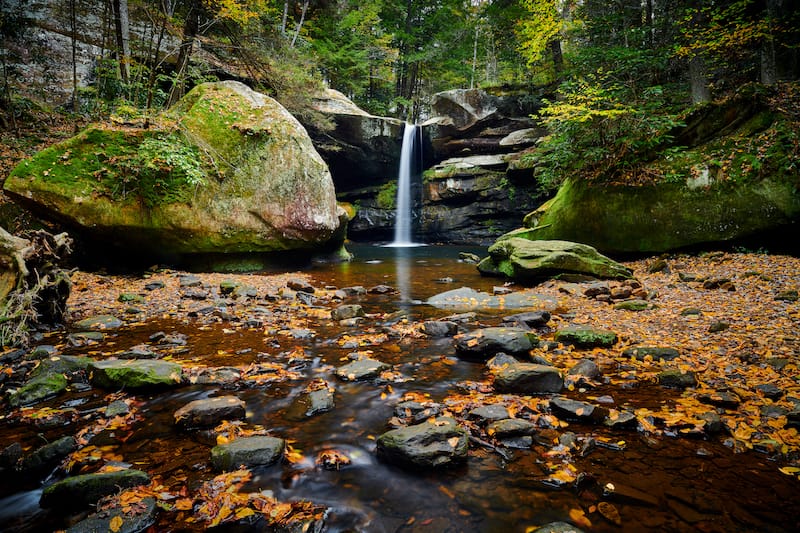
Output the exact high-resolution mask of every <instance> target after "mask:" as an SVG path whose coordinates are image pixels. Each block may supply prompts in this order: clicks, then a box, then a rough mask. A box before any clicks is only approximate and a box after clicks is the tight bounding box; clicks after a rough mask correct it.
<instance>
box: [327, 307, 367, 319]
mask: <svg viewBox="0 0 800 533" xmlns="http://www.w3.org/2000/svg"><path fill="white" fill-rule="evenodd" d="M362 316H364V309H363V308H362V307H361V306H360V305H358V304H348V305H340V306H339V307H337V308H336V309H333V310H332V311H331V318H332V319H333V320H347V319H349V318H356V317H362Z"/></svg>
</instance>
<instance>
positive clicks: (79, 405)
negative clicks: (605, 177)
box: [0, 252, 800, 531]
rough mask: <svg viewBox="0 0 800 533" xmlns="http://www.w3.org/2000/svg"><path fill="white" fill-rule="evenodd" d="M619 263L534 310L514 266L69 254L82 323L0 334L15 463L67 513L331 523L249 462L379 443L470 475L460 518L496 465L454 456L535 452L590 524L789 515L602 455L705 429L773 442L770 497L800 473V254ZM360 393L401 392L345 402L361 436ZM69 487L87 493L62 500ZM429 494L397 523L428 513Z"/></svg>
mask: <svg viewBox="0 0 800 533" xmlns="http://www.w3.org/2000/svg"><path fill="white" fill-rule="evenodd" d="M624 264H625V266H627V267H628V268H630V269H631V270H632V272H633V274H634V279H633V280H624V281H600V282H598V281H587V282H582V283H578V282H574V281H556V280H551V281H547V282H545V283H543V284H540V285H538V286H536V287H534V288H533V291H534V292H535V293H537V294H538V295H539V297H537V298H534V299H529V300H526V301H528V303H529V304H531V303H532V304H534V305H535V306H536V308H526V309H507V308H504V302H505V301H508V302H509V305H510V302H512V301H516V300H515V299H514V297H513V295H514V293H523V292H524V293H526V294H527V293H528V292H530V289H527V290H525V291H523V289H524V288H522V287H517V286H513V285H510V286H509V285H507V286H504V287H495V290H494V292H495V293H496V294H495V295H496V296H497V297H498V298H497V299H496V302H499V303H498V304H497V305H496V306H495V307H496V308H494V309H482V308H479V307H478V308H476V307H475V305H473V304H474V302H470V301H469V299H465V301H464V302H463V306H459V305H458V302H457V301H453V300H451V301H450V302H449V305H448V306H447V308H446V309H437V308H435V307H432V306H428V305H424V304H421V303H420V304H416V305H411V306H408V305H404V306H398V305H397V302H396V301H395V298H394V297H393V293H394V291H395V289H394V288H393V287H390V286H387V285H384V284H377V283H376V284H374V285H372V284H367V283H365V285H364V286H348V287H345V286H341V287H339V286H334V285H332V284H331V281H330V280H329V279H328V280H326V279H325V277H326V276H324V275H321V276H316V275H315V276H313V277H312V276H310V275H307V274H301V273H293V274H280V275H230V274H190V273H186V272H177V271H171V270H161V269H154V270H152V271H150V272H147V273H145V274H143V275H141V276H108V275H102V274H93V273H86V272H74V273H73V275H72V281H73V284H74V285H73V290H72V294H71V297H70V300H69V302H68V304H69V310H70V323H69V324H68V325H67V326H66V327H65V328H63V329H60V330H56V331H52V332H46V333H43V334H41V335H39V336H37V346H35V347H34V348H33V349H31V350H25V351H22V350H7V351H5V352H4V353H3V354H2V355H0V364H2V372H1V373H0V376H2V377H0V388H2V391H3V398H4V400H3V402H4V404H5V409H4V412H5V415H4V416H3V419H2V422H1V423H0V448H2V450H3V451H2V463H0V468H2V470H3V475H4V476H6V477H7V479H11V480H18V481H19V483H20V484H21V485H26V484H27V486H31V487H33V486H35V485H37V484H38V482H40V481H44V480H45V479H46V478H47V481H46V483H45V484H46V485H48V487H47V488H46V489H45V492H44V494H43V495H42V498H41V505H42V506H43V507H47V508H51V509H53V510H51V511H49V512H48V514H47V516H48V517H49V518H48V520H50V522H49V524H50V525H52V526H53V527H56V528H63V527H66V526H68V525H70V524H73V523H80V524H83V525H82V526H81V527H84V528H85V527H89V525H90V524H97V522H96V521H97V520H101V521H102V520H105V522H102V523H103V524H105V525H104V526H103V527H109V528H110V529H111V530H114V531H116V530H123V529H120V528H123V527H124V528H127V527H133V525H135V524H139V525H141V524H142V523H159V521H160V522H161V523H167V522H169V523H173V524H176V523H177V524H181V527H186V528H188V529H192V528H202V527H206V526H209V525H216V524H220V523H227V522H237V521H238V522H244V523H253V522H254V521H255V520H261V521H263V522H262V523H264V522H266V523H270V524H275V525H276V526H279V527H285V528H292V527H308V528H309V529H310V530H312V529H313V530H317V529H319V528H321V527H322V525H321V524H322V523H323V516H327V517H328V519H330V517H331V514H328V515H324V513H323V509H324V507H325V506H324V505H314V504H313V503H308V502H306V503H302V502H301V503H298V502H295V503H285V502H281V501H279V500H278V499H276V498H275V497H274V495H270V494H267V493H265V492H264V491H263V490H262V491H253V490H252V489H251V488H249V487H251V485H252V479H251V478H252V476H253V472H255V473H256V474H259V473H262V474H259V475H263V472H270V471H273V470H274V469H283V471H284V474H283V477H284V478H286V477H287V476H288V478H289V479H295V478H297V477H302V476H303V475H306V474H304V472H307V471H308V469H311V470H314V469H317V470H323V471H325V470H330V471H334V472H339V471H344V472H346V471H347V470H348V469H357V468H359V465H360V466H364V464H370V465H372V466H371V468H377V466H376V465H381V464H389V465H397V466H398V467H399V468H401V469H403V470H407V471H409V472H410V473H412V475H415V476H419V475H421V472H420V471H430V470H431V469H439V470H441V471H442V472H446V473H442V474H441V476H442V479H450V481H451V482H452V485H443V487H444V488H443V490H444V491H445V494H446V491H448V490H455V489H454V488H453V487H458V488H459V489H460V490H463V491H464V494H462V495H461V496H459V497H458V498H455V499H453V500H452V501H455V502H457V505H458V506H459V507H458V509H457V510H456V511H455V514H454V516H456V517H457V516H459V513H460V512H463V513H467V514H462V515H461V516H462V519H464V520H467V521H468V520H479V518H480V515H478V514H477V513H476V507H474V505H471V504H469V502H470V501H472V500H471V498H474V499H475V500H476V501H477V500H480V497H479V496H477V494H479V492H480V491H479V489H478V488H477V487H479V486H480V485H481V484H482V483H481V482H479V481H478V482H470V481H469V476H467V475H466V474H464V473H463V472H462V471H461V470H459V469H460V468H461V466H460V465H463V464H464V463H469V464H470V465H472V467H473V468H474V469H475V470H477V471H482V468H483V466H481V465H484V464H485V463H486V462H487V461H490V460H491V461H498V462H499V463H501V464H503V465H507V466H506V468H507V470H508V471H509V472H514V471H515V469H518V468H519V465H527V466H526V467H525V470H526V471H527V474H525V478H526V479H527V481H526V483H527V484H529V485H530V486H531V489H530V490H534V491H541V490H545V489H546V490H551V489H559V490H558V493H559V494H566V495H569V494H572V493H575V494H579V495H580V498H579V499H578V500H570V503H568V504H567V503H564V502H561V503H559V504H558V505H561V506H563V507H564V508H563V509H562V510H561V512H560V514H559V516H557V518H560V519H562V520H565V521H567V522H570V523H571V524H573V525H574V526H578V527H581V528H585V529H592V530H598V531H601V530H611V529H613V528H614V527H616V524H624V525H625V526H626V527H632V528H635V527H644V526H647V527H661V528H666V529H674V528H677V529H682V528H686V527H689V526H688V524H692V526H694V527H701V526H703V527H706V526H708V527H709V528H710V529H711V530H717V529H719V528H721V530H725V529H726V528H733V529H736V528H745V529H747V528H757V527H763V526H770V527H771V528H774V529H777V530H781V529H785V530H791V529H793V522H792V520H796V513H794V514H793V515H792V517H791V518H790V517H789V515H784V514H776V513H777V511H775V510H774V509H772V510H770V512H769V513H764V512H762V511H763V510H762V511H758V512H757V511H756V510H754V509H749V508H747V507H746V505H745V504H743V503H741V502H739V501H738V500H737V496H735V495H731V496H730V498H726V496H725V494H724V493H720V492H719V491H720V490H722V491H724V490H725V487H724V484H723V486H720V487H718V488H717V489H713V488H709V487H707V486H706V485H705V484H702V485H698V486H697V487H692V488H691V489H686V488H685V487H683V485H681V483H680V481H673V482H672V484H673V486H672V488H670V487H669V486H663V487H652V486H650V487H649V488H648V489H646V490H643V487H641V486H639V487H637V483H638V482H637V481H636V480H637V478H636V477H633V478H627V479H621V478H622V477H623V476H622V475H621V474H620V472H617V473H616V474H613V473H610V472H609V471H608V470H607V467H604V466H603V465H602V464H601V463H602V461H601V462H599V463H598V462H596V461H594V460H593V458H597V456H598V454H607V453H611V454H620V455H619V457H625V456H627V457H629V459H630V460H631V461H637V459H635V458H636V457H645V456H647V455H648V453H656V454H666V455H669V452H667V451H666V450H670V449H678V448H682V447H684V446H691V447H694V448H696V454H697V455H696V457H697V458H699V459H692V460H693V461H694V460H702V457H705V455H704V454H709V455H710V456H714V457H715V459H714V460H715V461H723V462H724V463H725V464H731V465H733V464H735V460H734V462H731V461H730V460H729V459H727V456H728V455H729V456H730V457H731V458H733V457H735V456H736V454H742V455H741V457H747V458H748V459H747V461H751V460H753V459H752V457H756V458H758V457H763V458H765V459H766V458H768V459H770V460H771V461H774V462H771V463H768V465H767V466H766V467H765V468H767V469H772V470H771V471H772V472H773V474H771V476H772V477H769V478H764V476H766V475H768V474H763V473H762V474H760V476H761V477H760V478H759V479H760V480H761V481H758V480H756V481H754V483H759V482H764V479H768V480H769V481H768V482H769V483H770V484H771V485H774V487H775V489H774V490H775V491H776V492H775V493H776V494H778V495H780V494H784V491H785V490H786V487H791V486H792V485H791V484H792V483H795V484H796V482H797V481H796V479H793V478H794V476H796V475H797V473H798V472H800V469H799V468H797V467H798V466H800V463H799V462H798V459H799V458H800V437H799V436H798V428H799V427H800V385H799V384H798V382H797V380H796V379H795V378H796V373H797V372H796V371H797V363H798V356H799V355H800V335H798V321H799V320H800V307H799V305H800V304H798V292H797V291H798V289H800V275H798V272H800V259H797V258H793V257H786V256H769V255H760V254H744V253H742V254H733V253H720V252H715V253H706V254H700V255H670V256H664V257H661V258H651V259H643V260H639V261H632V262H626V263H624ZM434 281H438V282H439V283H442V282H443V281H444V282H447V281H448V280H447V279H446V278H442V279H438V280H431V283H434ZM450 281H452V280H450ZM445 288H447V287H442V289H445ZM479 288H480V287H479ZM432 301H433V300H432ZM442 385H444V386H442ZM354 387H358V388H357V389H356V388H354ZM180 391H183V392H180ZM292 391H294V392H292ZM356 391H357V392H356ZM256 393H257V394H256ZM254 394H256V395H254ZM356 394H361V395H364V397H365V398H373V400H370V401H379V402H382V404H385V406H386V409H379V410H377V411H375V415H374V416H377V415H378V414H381V416H383V415H385V416H384V417H383V418H382V419H380V420H375V419H374V417H373V418H369V417H362V419H360V420H357V421H349V422H347V423H348V424H355V425H358V424H363V426H364V429H365V431H364V432H359V433H358V435H359V436H358V438H356V439H355V441H354V442H357V443H358V444H359V446H361V448H359V449H358V450H356V451H353V449H352V448H351V447H348V446H345V445H342V443H341V442H338V444H337V441H336V439H335V438H334V437H333V435H334V434H337V433H338V432H339V431H341V428H340V427H338V424H336V423H334V424H333V425H329V424H327V423H325V420H327V419H326V418H325V417H336V416H337V411H348V413H349V410H351V409H352V407H351V405H352V403H353V402H354V401H357V397H356V396H355V395H356ZM378 396H379V397H380V398H378ZM166 397H170V398H173V399H174V400H173V401H172V403H171V404H170V405H174V407H169V409H168V412H166V413H164V410H165V409H166V408H165V407H163V406H161V404H160V403H158V402H160V401H161V400H160V398H166ZM257 397H260V398H261V399H260V400H256V399H255V398H257ZM270 402H271V403H270ZM272 404H274V405H275V406H276V407H274V408H272V407H269V405H272ZM159 406H161V407H159ZM265 411H266V413H267V414H263V415H260V414H258V413H263V412H265ZM273 411H274V414H270V413H272V412H273ZM373 411H374V410H373ZM276 417H277V418H276ZM314 420H319V421H321V424H322V427H323V430H322V431H327V432H329V433H330V441H327V440H326V438H325V436H324V434H320V433H319V432H320V428H319V427H317V426H314V427H316V428H317V429H315V430H314V431H315V432H317V433H315V435H316V436H315V439H316V440H317V442H316V448H311V449H310V450H308V451H305V450H303V449H300V447H299V446H296V445H294V444H293V443H294V442H296V440H297V439H298V434H302V432H303V431H304V430H303V428H304V427H306V426H305V425H306V424H309V423H311V422H310V421H314ZM337 420H338V419H337ZM346 420H349V416H348V417H347V418H346ZM156 421H158V422H156ZM264 421H268V422H270V424H271V425H265V424H264ZM155 424H157V425H158V427H159V428H160V429H158V431H157V432H156V434H157V439H156V440H153V436H152V432H153V429H152V426H153V425H155ZM148 428H150V429H148ZM42 437H44V438H45V439H47V441H48V442H49V443H48V444H44V443H43V441H42V440H41V439H42ZM687 439H689V440H687ZM156 441H157V442H158V444H155V442H156ZM685 442H686V443H689V444H679V443H685ZM43 444H44V445H43ZM350 444H351V445H352V444H354V443H353V442H351V443H350ZM152 446H158V448H153V447H152ZM176 446H177V447H179V448H181V449H182V450H183V452H182V456H181V457H177V458H176V457H174V454H173V453H172V450H171V449H170V447H176ZM165 447H166V449H164V448H165ZM726 448H727V449H726ZM362 449H363V450H366V451H367V452H368V457H366V458H365V456H364V455H363V452H362V451H361V450H362ZM314 450H316V451H314ZM624 450H627V452H626V453H624V454H623V453H622V452H623V451H624ZM648 450H650V451H649V452H648ZM655 450H658V451H655ZM615 460H616V459H611V460H610V461H612V462H613V461H615ZM685 460H688V459H685ZM365 461H366V463H365ZM642 461H644V462H645V463H647V464H650V465H651V466H650V468H656V469H658V468H661V467H660V466H657V464H655V466H654V463H651V461H653V460H652V459H647V460H644V459H642ZM743 463H744V461H743ZM240 465H244V467H246V468H245V469H239V468H238V467H239V466H240ZM276 465H279V466H276ZM709 468H711V470H710V471H709V472H710V473H709V474H707V475H708V476H713V475H715V474H714V472H715V470H714V469H713V467H711V466H710V467H709ZM731 468H735V467H733V466H731ZM271 469H272V470H271ZM414 472H420V473H419V474H414ZM112 474H113V475H112ZM719 475H721V476H722V475H725V474H723V473H722V472H720V473H719ZM120 476H122V477H120ZM742 476H743V477H744V478H747V476H746V475H744V473H742ZM257 477H258V476H257ZM21 480H25V481H21ZM31 480H35V482H34V483H33V484H31ZM54 480H61V481H57V482H56V483H54V484H53V483H51V482H52V481H54ZM623 481H624V482H623ZM14 483H15V482H11V485H13V484H14ZM248 483H251V485H248ZM470 483H475V484H474V485H470ZM709 483H713V479H710V480H709ZM742 483H744V484H745V485H747V484H748V483H750V481H748V480H747V479H744V480H743V481H742ZM464 484H466V485H464ZM787 484H788V485H787ZM667 485H669V484H667ZM678 485H680V486H681V487H683V488H682V489H681V490H680V491H677V489H676V488H675V487H676V486H678ZM98 486H101V487H103V488H98ZM126 486H128V487H132V488H128V489H125V490H123V491H122V492H120V488H121V487H126ZM467 486H468V488H467ZM748 486H749V485H748ZM448 487H451V488H448ZM18 489H19V487H16V489H12V488H11V487H10V486H4V487H3V491H4V492H3V494H9V493H13V491H14V490H18ZM270 490H272V489H270ZM275 490H277V488H276V489H275ZM508 490H511V489H508ZM695 490H697V491H698V492H694V491H695ZM59 491H62V492H63V491H68V492H69V493H70V494H73V495H75V498H74V499H71V500H70V502H71V503H70V505H69V506H68V509H63V508H62V507H61V505H60V503H63V502H60V501H59V500H61V499H60V498H59V497H58V496H57V495H58V494H61V493H62V492H59ZM709 491H711V492H709ZM714 491H717V492H714ZM701 493H702V494H703V495H704V496H703V497H704V498H705V499H704V501H702V502H701V501H699V500H697V498H700V494H701ZM676 494H678V495H677V496H676ZM78 495H80V497H78ZM440 496H441V494H440ZM101 497H104V498H105V499H103V500H101V503H100V505H99V509H100V512H98V508H97V507H95V506H94V504H95V502H97V500H98V499H99V498H101ZM554 498H555V497H554ZM778 498H779V499H780V498H781V497H780V496H778ZM306 499H307V500H309V501H310V502H313V501H314V494H313V493H309V494H308V495H307V496H306ZM728 499H730V500H731V501H728ZM790 499H791V498H790ZM676 501H677V503H676ZM80 502H82V503H80ZM731 506H733V507H735V508H736V512H735V513H732V512H731ZM645 508H646V509H647V511H646V512H643V509H645ZM795 511H800V510H798V509H795ZM331 512H332V515H333V516H334V517H335V516H336V513H337V511H336V510H334V511H329V513H331ZM338 512H341V509H340V510H339V511H338ZM487 512H488V511H487ZM418 513H419V511H414V510H413V509H412V510H407V514H406V515H405V516H404V518H403V519H402V521H401V524H400V525H399V526H398V528H400V526H402V523H406V524H407V525H406V526H403V527H405V529H402V530H403V531H406V530H408V531H427V529H425V528H424V527H423V526H422V525H421V523H422V522H424V521H420V523H416V524H415V517H416V516H417V514H418ZM465 516H469V517H470V518H464V517H465ZM548 516H551V517H552V515H548ZM334 519H335V518H334ZM468 523H470V524H472V526H470V527H478V529H480V527H481V526H479V525H476V524H481V523H482V522H480V521H476V522H468ZM528 523H531V524H534V525H542V524H543V520H542V518H537V517H535V516H534V517H529V518H528ZM297 524H308V526H302V525H301V526H297ZM429 524H430V523H429ZM715 524H716V526H715ZM465 527H466V526H465ZM84 530H86V529H84ZM125 530H127V529H125ZM287 530H288V529H287Z"/></svg>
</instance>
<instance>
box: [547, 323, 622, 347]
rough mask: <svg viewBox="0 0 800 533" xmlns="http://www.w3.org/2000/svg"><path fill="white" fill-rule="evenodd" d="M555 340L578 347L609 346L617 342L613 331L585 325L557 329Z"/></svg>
mask: <svg viewBox="0 0 800 533" xmlns="http://www.w3.org/2000/svg"><path fill="white" fill-rule="evenodd" d="M554 338H555V340H556V342H560V343H563V344H571V345H573V346H576V347H578V348H610V347H611V346H613V345H614V344H615V343H616V342H617V334H616V333H614V332H613V331H607V330H603V329H593V328H586V327H572V328H565V329H561V330H558V331H557V332H556V334H555V337H554Z"/></svg>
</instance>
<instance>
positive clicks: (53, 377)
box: [8, 374, 67, 407]
mask: <svg viewBox="0 0 800 533" xmlns="http://www.w3.org/2000/svg"><path fill="white" fill-rule="evenodd" d="M66 389H67V378H66V377H65V376H64V375H63V374H43V375H41V376H38V377H35V378H33V379H31V380H29V381H27V382H26V383H25V384H24V385H23V386H22V387H20V388H19V389H17V390H16V391H14V392H12V393H11V394H9V396H8V403H9V405H11V406H12V407H19V406H21V405H31V404H34V403H38V402H41V401H43V400H46V399H48V398H52V397H53V396H57V395H58V394H61V393H62V392H64V391H65V390H66Z"/></svg>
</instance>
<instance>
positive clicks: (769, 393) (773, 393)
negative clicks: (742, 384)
mask: <svg viewBox="0 0 800 533" xmlns="http://www.w3.org/2000/svg"><path fill="white" fill-rule="evenodd" d="M755 389H756V390H757V391H758V392H759V393H761V395H762V396H764V397H765V398H769V399H770V400H777V399H778V398H780V397H781V396H783V390H782V389H780V388H779V387H778V386H777V385H775V384H774V383H763V384H761V385H756V386H755Z"/></svg>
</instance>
